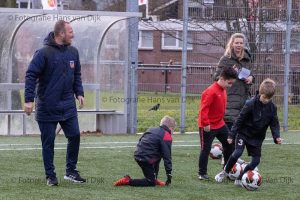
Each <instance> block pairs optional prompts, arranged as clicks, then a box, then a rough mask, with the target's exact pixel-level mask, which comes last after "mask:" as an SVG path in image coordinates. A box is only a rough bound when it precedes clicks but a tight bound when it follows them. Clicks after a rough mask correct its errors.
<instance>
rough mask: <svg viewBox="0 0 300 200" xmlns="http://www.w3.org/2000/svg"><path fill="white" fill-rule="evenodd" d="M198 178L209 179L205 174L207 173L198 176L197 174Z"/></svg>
mask: <svg viewBox="0 0 300 200" xmlns="http://www.w3.org/2000/svg"><path fill="white" fill-rule="evenodd" d="M198 179H199V180H209V177H208V176H207V174H202V175H201V174H200V175H199V176H198Z"/></svg>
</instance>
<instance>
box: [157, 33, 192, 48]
mask: <svg viewBox="0 0 300 200" xmlns="http://www.w3.org/2000/svg"><path fill="white" fill-rule="evenodd" d="M187 37H188V44H187V49H188V50H192V49H193V44H192V41H193V40H192V34H191V33H188V36H187ZM161 48H162V49H169V50H181V49H182V32H181V31H165V32H163V33H162V39H161Z"/></svg>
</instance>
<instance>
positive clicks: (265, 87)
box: [259, 78, 276, 99]
mask: <svg viewBox="0 0 300 200" xmlns="http://www.w3.org/2000/svg"><path fill="white" fill-rule="evenodd" d="M275 88H276V83H275V81H273V80H272V79H270V78H266V79H265V80H263V82H262V83H261V84H260V86H259V94H260V95H262V94H263V95H265V96H266V97H267V98H269V99H271V98H272V97H273V96H274V94H275Z"/></svg>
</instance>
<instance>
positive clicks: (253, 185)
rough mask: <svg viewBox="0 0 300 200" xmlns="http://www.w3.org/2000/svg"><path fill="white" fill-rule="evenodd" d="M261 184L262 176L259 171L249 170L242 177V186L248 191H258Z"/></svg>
mask: <svg viewBox="0 0 300 200" xmlns="http://www.w3.org/2000/svg"><path fill="white" fill-rule="evenodd" d="M261 184H262V176H261V175H260V174H259V173H258V172H257V171H254V170H249V171H247V172H246V173H245V174H244V175H243V177H242V186H243V187H244V188H246V189H247V190H250V191H253V190H256V189H257V188H259V186H261Z"/></svg>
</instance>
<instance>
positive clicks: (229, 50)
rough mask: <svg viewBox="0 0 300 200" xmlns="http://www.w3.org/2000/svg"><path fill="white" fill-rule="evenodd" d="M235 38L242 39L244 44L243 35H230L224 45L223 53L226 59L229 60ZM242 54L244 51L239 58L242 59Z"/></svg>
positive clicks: (244, 38)
mask: <svg viewBox="0 0 300 200" xmlns="http://www.w3.org/2000/svg"><path fill="white" fill-rule="evenodd" d="M236 38H242V39H243V41H244V42H245V40H246V37H245V35H244V34H243V33H234V34H232V35H231V37H230V39H229V40H228V42H227V44H226V49H225V52H224V56H226V57H228V58H231V56H232V55H231V54H232V49H233V46H232V45H233V42H234V40H235V39H236ZM244 53H245V51H243V52H242V54H241V57H240V58H243V57H244Z"/></svg>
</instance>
